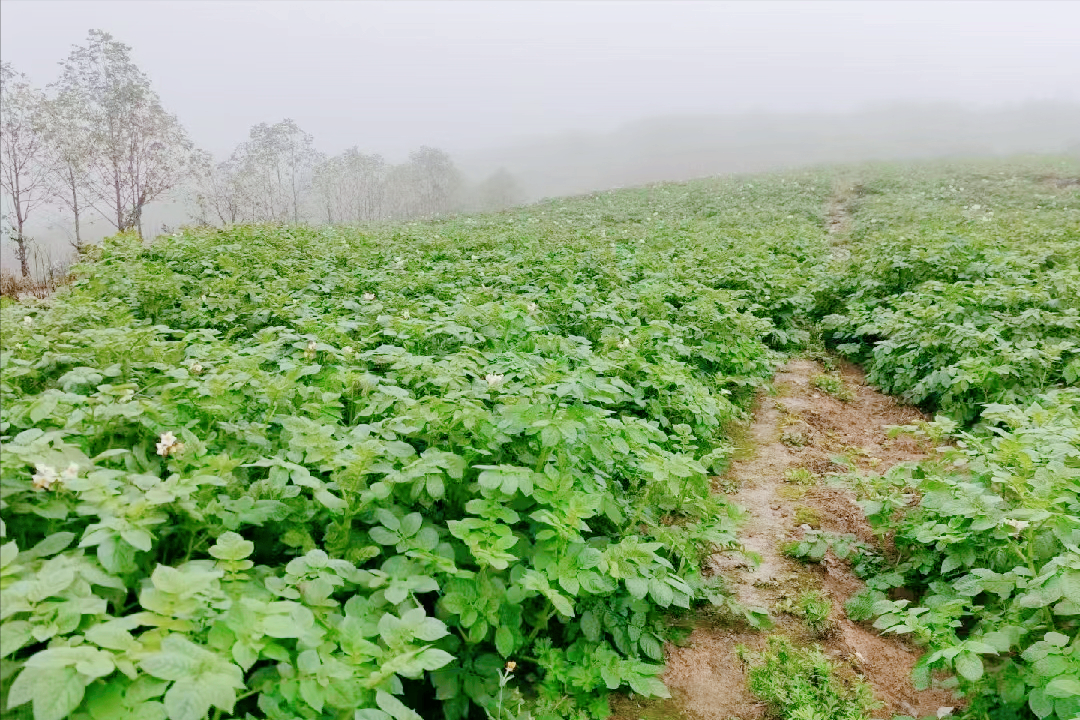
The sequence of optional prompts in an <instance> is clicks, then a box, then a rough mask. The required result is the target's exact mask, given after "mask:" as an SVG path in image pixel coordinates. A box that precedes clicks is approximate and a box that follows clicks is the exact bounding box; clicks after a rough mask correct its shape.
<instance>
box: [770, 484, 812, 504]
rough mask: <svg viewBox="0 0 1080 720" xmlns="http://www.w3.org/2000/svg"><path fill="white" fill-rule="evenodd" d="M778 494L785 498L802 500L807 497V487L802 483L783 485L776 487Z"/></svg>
mask: <svg viewBox="0 0 1080 720" xmlns="http://www.w3.org/2000/svg"><path fill="white" fill-rule="evenodd" d="M776 494H777V496H778V497H782V498H784V499H785V500H802V499H803V498H804V497H806V488H805V487H804V486H801V485H781V486H780V487H778V488H776Z"/></svg>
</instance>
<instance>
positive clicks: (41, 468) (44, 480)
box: [34, 463, 60, 490]
mask: <svg viewBox="0 0 1080 720" xmlns="http://www.w3.org/2000/svg"><path fill="white" fill-rule="evenodd" d="M35 467H36V469H37V472H36V473H34V487H35V488H36V489H38V490H51V489H52V486H53V483H55V482H56V481H57V480H59V479H60V478H59V476H57V474H56V468H54V467H53V466H52V465H45V464H44V463H38V464H37V465H36V466H35Z"/></svg>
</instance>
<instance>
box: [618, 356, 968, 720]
mask: <svg viewBox="0 0 1080 720" xmlns="http://www.w3.org/2000/svg"><path fill="white" fill-rule="evenodd" d="M823 372H824V368H822V367H821V366H820V365H819V364H818V363H816V362H813V361H810V360H793V361H791V362H789V363H788V364H787V365H786V366H784V367H783V368H781V370H780V372H779V373H778V374H777V375H776V376H775V378H774V387H773V393H771V394H766V393H762V396H761V397H760V398H759V401H758V403H757V407H756V408H755V415H754V422H753V425H752V426H751V428H750V435H751V437H750V438H749V441H750V442H751V443H752V445H753V448H752V454H751V455H750V456H749V457H746V458H744V459H742V460H739V461H736V462H735V463H733V466H732V468H731V470H730V472H729V475H728V477H726V478H725V479H724V480H725V484H726V485H727V486H729V487H730V486H734V487H737V488H738V489H737V491H736V492H734V494H733V495H732V496H731V499H732V500H733V502H735V503H736V504H738V505H740V506H741V507H743V508H745V509H746V511H747V513H748V514H749V518H748V520H747V522H746V524H745V525H744V526H743V529H742V540H743V543H744V545H745V547H746V549H747V550H749V551H752V552H754V553H756V554H757V555H759V556H760V563H759V564H757V566H756V567H754V566H753V565H752V564H751V563H750V562H749V561H748V560H747V559H746V558H745V557H743V556H741V555H738V554H731V553H723V554H717V555H715V556H714V557H713V558H712V562H711V569H712V570H713V571H714V572H717V573H721V574H722V575H723V576H724V577H725V578H727V579H729V585H730V587H731V588H732V589H733V590H735V591H736V592H737V594H738V598H739V600H740V601H741V602H742V603H744V604H746V605H750V606H760V607H766V608H768V609H769V610H770V612H771V613H772V615H773V617H774V619H775V620H776V626H775V627H774V628H772V629H771V630H766V631H756V630H753V629H750V628H747V627H744V626H730V625H728V626H725V625H724V624H723V623H720V622H716V623H713V624H711V625H710V624H707V623H706V624H699V626H698V627H697V628H696V629H695V630H694V631H693V633H692V634H691V635H690V637H689V638H688V639H687V641H686V642H685V643H683V645H682V646H681V647H673V646H672V647H669V648H668V655H667V671H666V673H665V675H664V682H665V683H667V686H668V688H670V690H671V692H672V695H673V698H672V700H671V701H667V702H666V703H664V704H663V709H662V710H661V709H659V708H657V707H656V706H655V705H653V706H651V707H648V706H646V705H644V704H643V705H641V706H640V707H637V708H635V707H634V706H635V705H636V703H634V702H633V701H623V702H622V703H621V704H620V705H619V706H618V707H617V712H618V717H619V718H626V719H628V720H629V719H630V718H638V717H649V718H660V717H668V718H675V717H681V718H686V719H687V720H731V719H734V718H738V720H757V719H759V718H763V717H764V716H765V710H766V708H765V706H764V705H763V704H761V703H760V702H758V700H757V699H756V698H755V697H754V696H753V695H751V694H750V693H749V691H748V690H747V689H746V686H745V673H744V671H743V668H742V666H741V662H740V660H739V659H738V656H737V654H736V651H735V647H736V645H739V644H743V645H746V646H747V647H749V648H751V649H754V650H760V649H762V648H764V646H765V640H766V638H767V637H768V635H770V634H775V633H781V634H784V635H786V636H788V637H789V638H791V639H792V640H793V641H795V642H796V644H799V645H806V644H811V643H817V644H819V645H821V647H822V649H823V650H824V651H825V652H826V654H828V655H829V656H831V657H832V658H833V659H834V660H835V661H836V662H838V663H839V664H840V666H841V673H842V674H843V675H845V676H847V677H849V678H854V677H855V676H856V675H858V676H861V677H862V678H863V679H864V680H865V681H866V682H868V683H869V684H870V685H871V686H872V687H873V689H874V694H875V696H876V697H877V698H878V699H879V700H881V701H882V702H883V703H884V706H883V707H882V708H881V709H880V710H879V711H878V713H877V716H878V717H892V716H893V715H894V714H900V715H904V714H907V715H914V716H916V717H922V716H926V715H936V714H937V711H938V708H940V707H943V706H946V707H947V706H955V705H957V702H956V701H955V700H954V699H953V697H952V696H951V694H950V693H947V692H944V691H941V690H931V691H925V692H918V691H916V690H915V689H914V688H913V687H912V685H911V681H910V671H911V668H912V666H913V665H914V663H915V662H916V660H917V659H918V657H919V654H920V652H919V651H918V650H917V649H915V648H912V647H909V646H907V645H906V644H904V642H903V641H901V640H900V639H899V638H897V637H895V636H885V637H883V636H881V635H879V634H878V633H877V632H876V631H875V630H874V629H873V628H871V627H869V626H866V625H863V624H857V623H854V622H852V621H850V620H849V619H847V617H846V616H845V614H844V611H843V604H844V602H845V601H846V600H847V599H848V598H849V597H851V596H852V595H853V594H855V593H856V592H857V591H858V590H859V589H860V588H861V587H862V583H861V581H859V580H858V579H857V578H856V577H854V576H853V575H852V573H851V572H850V570H849V568H848V566H847V564H846V563H844V562H842V561H840V560H837V559H836V558H835V557H833V556H832V554H831V552H830V554H829V555H828V556H826V558H825V561H824V562H823V563H821V564H820V565H817V564H806V565H804V564H802V563H799V562H797V561H794V560H791V559H789V558H787V557H786V556H784V555H783V553H782V546H783V545H784V544H785V543H786V542H789V541H791V540H794V539H797V538H799V537H800V536H801V535H802V534H803V533H804V532H805V530H806V529H808V528H810V527H811V526H812V527H813V528H815V529H821V530H825V531H830V532H836V533H853V534H855V535H856V536H858V538H859V539H860V540H862V541H865V542H874V537H873V534H872V532H871V530H870V528H869V526H868V525H867V524H866V521H865V519H864V517H863V514H862V512H861V510H860V509H859V507H858V506H857V505H856V504H855V503H854V498H853V496H852V494H851V493H850V491H848V490H844V489H840V488H834V487H827V486H825V484H824V482H823V481H822V479H821V478H822V477H823V476H824V475H825V474H827V473H830V472H833V473H835V472H840V471H842V469H843V468H842V466H840V465H838V464H836V463H835V462H834V460H837V459H840V458H841V457H843V458H846V459H848V460H849V461H851V462H853V463H854V464H855V465H857V466H858V467H861V468H873V469H874V470H877V471H881V470H884V469H885V468H887V467H889V466H892V465H894V464H896V463H899V462H904V461H908V460H915V459H918V458H920V457H922V456H923V452H922V449H921V448H919V446H918V445H917V444H916V443H915V441H913V440H912V439H910V438H907V437H899V438H895V439H890V438H888V437H887V434H886V430H885V426H887V425H902V424H908V423H911V422H913V421H914V420H916V419H918V418H919V417H920V416H919V413H918V412H917V411H916V410H914V409H913V408H910V407H904V406H900V405H898V404H897V403H896V401H895V400H894V399H893V398H891V397H889V396H886V395H882V394H881V393H879V392H877V391H875V390H874V389H872V388H870V387H867V386H866V385H864V384H863V375H862V372H861V371H860V370H859V369H858V368H857V367H855V366H851V365H847V366H845V367H843V368H841V369H840V371H839V373H840V376H841V377H842V378H843V381H844V385H845V386H846V387H847V388H848V389H849V390H851V392H852V393H853V395H854V398H853V399H852V400H850V401H849V402H841V401H840V400H837V399H835V398H834V397H831V396H829V395H827V394H825V393H824V392H822V391H820V390H818V389H816V388H815V387H814V386H813V384H812V380H813V378H814V377H815V376H816V375H819V374H821V373H823ZM796 468H805V469H806V470H808V471H810V472H811V473H813V474H814V477H815V480H814V481H813V484H811V485H799V484H793V483H791V482H788V481H787V480H786V479H785V473H787V472H788V471H789V470H792V469H796ZM806 590H818V591H820V592H822V593H824V594H825V595H826V596H827V597H828V598H829V600H830V601H831V602H832V608H833V609H832V615H831V620H832V626H833V629H832V630H831V631H830V632H828V633H827V634H825V635H824V636H823V637H816V636H814V634H813V633H811V631H809V630H808V629H807V627H806V625H805V624H804V623H803V621H802V620H801V619H799V618H797V617H795V616H793V615H790V614H785V613H783V612H777V610H776V608H777V606H778V605H779V606H780V607H783V606H784V604H785V600H791V599H793V598H794V597H795V596H797V595H798V594H799V593H800V592H803V591H806Z"/></svg>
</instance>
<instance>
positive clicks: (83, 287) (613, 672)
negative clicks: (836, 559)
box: [0, 158, 1080, 720]
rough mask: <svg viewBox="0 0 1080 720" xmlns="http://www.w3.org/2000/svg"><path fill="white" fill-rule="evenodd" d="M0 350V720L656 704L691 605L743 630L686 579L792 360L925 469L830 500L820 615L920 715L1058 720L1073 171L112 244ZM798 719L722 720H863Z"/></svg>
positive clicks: (1076, 706)
mask: <svg viewBox="0 0 1080 720" xmlns="http://www.w3.org/2000/svg"><path fill="white" fill-rule="evenodd" d="M0 313H2V315H0V320H2V335H0V337H2V352H0V371H2V382H0V402H2V414H0V444H2V445H0V449H2V456H0V469H2V475H0V498H2V500H0V510H2V525H0V534H2V538H0V544H2V557H0V568H2V570H0V608H2V610H0V619H2V623H3V625H2V633H0V637H2V642H0V657H2V665H0V708H2V709H0V713H2V714H3V717H4V718H9V717H10V718H12V719H13V720H15V719H18V720H23V719H24V718H25V719H29V718H34V720H61V719H62V718H69V717H70V718H73V719H77V720H166V719H167V720H201V719H203V718H210V719H212V720H220V719H222V718H266V719H268V720H294V719H303V720H417V718H423V719H425V720H443V719H445V720H466V719H469V720H472V719H474V718H480V719H483V718H494V719H497V720H512V719H513V720H525V719H526V718H530V719H532V720H560V719H562V718H573V719H575V720H585V719H587V718H592V719H596V720H601V719H603V718H606V717H608V716H609V715H610V713H611V709H610V705H609V702H610V700H611V698H612V697H613V696H614V694H616V693H618V694H619V695H620V696H631V697H638V696H645V697H653V696H658V697H664V696H666V695H667V694H668V690H667V688H666V687H665V684H664V682H663V680H662V677H661V676H662V673H663V671H664V667H665V653H666V649H667V648H669V647H670V645H669V643H673V642H678V641H679V640H680V635H681V634H684V633H685V628H686V627H687V626H688V625H692V624H693V623H694V622H695V618H696V617H698V616H699V615H700V614H701V613H702V612H704V609H706V608H712V610H710V612H714V613H719V614H720V615H722V616H723V617H726V618H728V622H730V623H731V624H732V625H734V626H743V627H749V628H761V630H760V632H769V629H768V628H769V624H770V623H769V618H768V614H769V613H770V612H771V609H770V608H761V607H748V606H744V605H742V604H740V603H739V602H738V601H737V599H736V598H735V596H734V594H733V593H732V592H731V589H730V587H729V584H728V583H727V581H726V579H725V576H724V574H723V573H722V572H720V573H718V572H712V571H711V570H710V569H709V568H710V566H709V563H708V559H709V558H710V557H711V556H715V555H717V554H730V553H737V552H738V551H739V549H740V547H741V543H740V525H741V524H742V523H743V522H744V520H745V517H746V511H745V510H744V509H743V508H741V507H739V506H738V504H737V503H735V502H733V501H732V500H731V498H730V497H728V494H729V493H728V492H726V491H725V489H724V484H723V481H722V479H723V477H724V475H725V472H726V471H727V469H728V468H729V465H730V463H731V462H732V458H733V455H734V454H735V452H736V447H737V445H738V444H739V441H738V438H739V436H740V435H739V433H740V428H743V427H745V426H746V424H747V423H748V422H749V420H750V419H751V417H752V414H753V407H754V400H755V397H756V396H758V395H759V393H761V392H765V391H767V389H768V385H769V382H770V378H771V377H772V375H773V373H774V371H775V370H776V368H777V367H779V366H780V365H781V364H782V363H783V362H784V361H785V360H786V359H787V358H790V357H798V356H807V355H813V356H822V357H825V356H828V357H833V358H846V359H849V360H851V361H853V362H856V363H858V364H860V365H861V366H862V367H863V368H865V370H866V371H867V373H868V375H867V381H868V382H869V383H871V384H873V385H874V386H876V387H878V388H880V389H881V390H882V391H883V392H886V393H889V394H892V395H894V396H896V397H898V398H899V399H901V400H902V401H904V402H907V403H910V404H913V405H917V406H918V407H919V408H920V409H922V410H923V411H925V412H927V413H928V416H929V417H934V418H936V419H935V420H933V421H932V422H927V423H919V424H916V425H912V426H910V427H908V428H906V429H902V428H897V429H896V432H907V433H913V434H915V436H916V437H917V438H920V441H926V442H929V443H931V444H932V446H933V447H936V448H938V450H937V451H936V453H935V457H933V458H932V459H931V460H927V461H926V462H922V463H919V464H901V465H897V466H895V467H893V468H891V469H889V470H888V471H887V472H883V473H872V472H863V473H855V474H852V473H849V474H848V475H846V476H843V477H840V478H839V479H836V480H835V481H836V482H842V483H847V485H848V486H849V487H850V488H851V489H852V490H853V492H855V493H857V496H858V500H859V503H860V507H861V508H862V510H863V512H864V513H865V515H866V518H867V520H868V521H869V523H870V524H871V526H872V527H873V528H874V530H875V531H876V532H877V533H878V534H879V537H880V539H881V542H880V543H879V544H878V545H877V546H875V547H868V548H866V549H864V550H863V553H864V556H863V557H862V561H861V562H859V563H858V568H857V569H858V570H859V572H860V574H861V575H862V576H863V579H864V580H865V584H866V586H865V589H863V590H862V591H861V592H860V593H859V594H858V595H856V596H855V597H854V598H853V599H852V600H851V601H850V602H849V603H848V604H847V607H846V610H845V612H846V613H847V615H848V616H849V617H850V618H851V619H852V620H855V621H858V622H861V623H865V624H866V625H867V626H871V625H872V626H873V627H874V628H877V630H878V631H881V632H883V633H887V634H900V635H904V636H905V637H907V638H909V639H910V641H911V642H912V643H915V644H917V645H918V646H919V647H920V649H921V651H922V659H921V660H920V662H919V664H918V665H917V666H916V668H915V673H914V678H913V682H914V683H915V684H916V686H919V685H923V686H928V685H930V684H932V683H937V684H939V685H943V686H944V687H949V688H952V689H953V690H954V691H955V692H956V693H957V698H958V701H957V705H956V708H955V709H954V711H953V712H954V715H953V716H954V717H965V718H970V719H971V720H1007V719H1010V718H1021V719H1026V718H1040V719H1041V718H1051V719H1052V720H1075V719H1076V718H1078V717H1080V162H1077V161H1074V160H1067V159H1061V158H1019V159H1013V160H1008V161H1005V160H1001V161H989V160H987V161H969V162H956V163H951V164H947V163H940V162H938V163H932V164H931V163H925V164H918V163H913V164H906V165H895V164H882V165H871V166H859V167H844V168H820V169H811V170H800V171H791V172H786V173H776V174H770V175H760V176H739V177H732V178H718V179H705V180H699V181H694V182H690V183H685V184H665V185H656V186H650V187H644V188H636V189H627V190H616V191H610V192H603V193H595V194H592V195H588V196H581V197H574V198H565V199H557V200H549V201H544V202H541V203H538V204H535V205H531V206H527V207H520V208H514V209H511V210H506V211H503V212H500V213H496V214H488V215H472V216H453V217H449V218H444V219H435V220H431V221H424V222H420V221H415V222H407V223H394V224H376V225H370V226H364V227H360V228H352V227H336V226H335V227H305V226H240V227H233V228H229V229H226V230H217V229H208V228H193V229H187V230H182V231H180V232H178V233H176V234H174V235H171V236H165V237H160V238H158V239H157V240H156V241H155V242H154V243H153V244H152V245H149V246H144V245H143V244H142V243H141V241H139V240H138V239H137V238H135V237H134V236H132V235H127V234H125V235H120V236H116V237H114V238H110V239H108V240H106V241H105V243H104V245H103V246H102V247H100V248H94V249H92V251H91V252H87V253H86V254H85V256H84V258H83V261H82V262H80V264H78V265H77V266H76V267H75V277H74V279H73V281H72V282H71V283H70V284H69V285H67V286H66V287H64V288H62V289H60V290H59V291H58V292H56V293H55V294H54V295H53V296H51V297H49V298H47V299H45V300H34V299H25V300H19V301H12V300H10V299H4V300H3V307H2V310H0ZM827 389H828V388H824V386H823V391H826V390H827ZM749 451H750V452H752V449H751V450H749ZM808 548H809V546H808ZM811 550H812V548H809V549H807V550H806V553H804V554H806V555H807V558H806V561H807V562H811V563H812V562H815V561H818V560H821V558H822V557H823V556H822V554H820V553H815V552H811ZM822 552H825V551H824V550H822ZM898 589H902V590H903V592H902V593H898V592H897V590H898ZM776 652H777V653H788V655H790V654H791V653H794V652H795V649H793V648H791V647H784V646H783V643H782V642H781V643H778V644H777V649H776ZM788 655H785V656H784V657H788ZM794 657H795V656H791V658H794ZM799 657H800V658H801V659H798V661H796V659H790V658H789V660H787V661H784V663H786V665H784V663H781V665H783V666H786V667H789V668H797V669H798V668H801V669H798V670H797V671H798V672H804V673H810V674H814V673H817V675H815V677H817V676H820V677H823V678H828V677H829V675H828V673H827V672H826V671H827V670H828V666H829V663H830V662H831V661H830V660H827V659H824V658H819V659H813V658H810V659H807V657H803V656H799ZM819 660H820V662H819ZM763 662H765V663H766V665H765V666H766V667H768V663H769V662H773V663H774V664H775V663H776V662H778V660H777V656H772V657H769V658H765V659H764V660H763ZM815 668H816V669H815ZM822 668H825V669H824V670H823V669H822ZM808 677H809V676H808ZM823 682H828V680H825V681H823ZM800 697H802V696H800ZM823 697H825V695H823V694H820V693H819V694H814V693H810V694H808V695H807V696H806V697H805V698H803V699H796V701H793V702H788V701H787V700H785V701H783V702H781V701H778V700H775V698H774V699H771V700H770V699H768V698H765V699H763V701H762V702H763V703H766V705H767V706H768V712H769V713H772V716H773V717H782V718H790V719H791V720H833V718H841V717H844V718H852V719H854V720H860V719H862V718H870V717H881V716H880V715H875V714H874V711H873V709H870V708H869V705H867V706H866V708H863V709H859V708H860V707H862V706H858V707H856V706H851V707H854V708H855V709H851V707H848V706H845V708H847V709H844V710H843V711H842V712H841V711H840V710H837V709H836V708H835V707H834V708H833V709H832V710H830V709H829V708H828V706H826V705H822V704H821V703H823V702H825V700H822V698H823ZM830 697H831V696H830ZM830 702H831V701H830ZM785 703H786V704H785ZM815 703H817V704H815ZM836 707H839V706H836ZM845 713H846V714H845Z"/></svg>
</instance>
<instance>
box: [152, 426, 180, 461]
mask: <svg viewBox="0 0 1080 720" xmlns="http://www.w3.org/2000/svg"><path fill="white" fill-rule="evenodd" d="M178 444H179V443H177V441H176V435H173V434H172V432H171V431H170V432H163V433H161V437H160V438H159V439H158V443H157V454H158V455H160V456H161V457H169V453H172V452H175V451H176V447H177V445H178Z"/></svg>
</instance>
